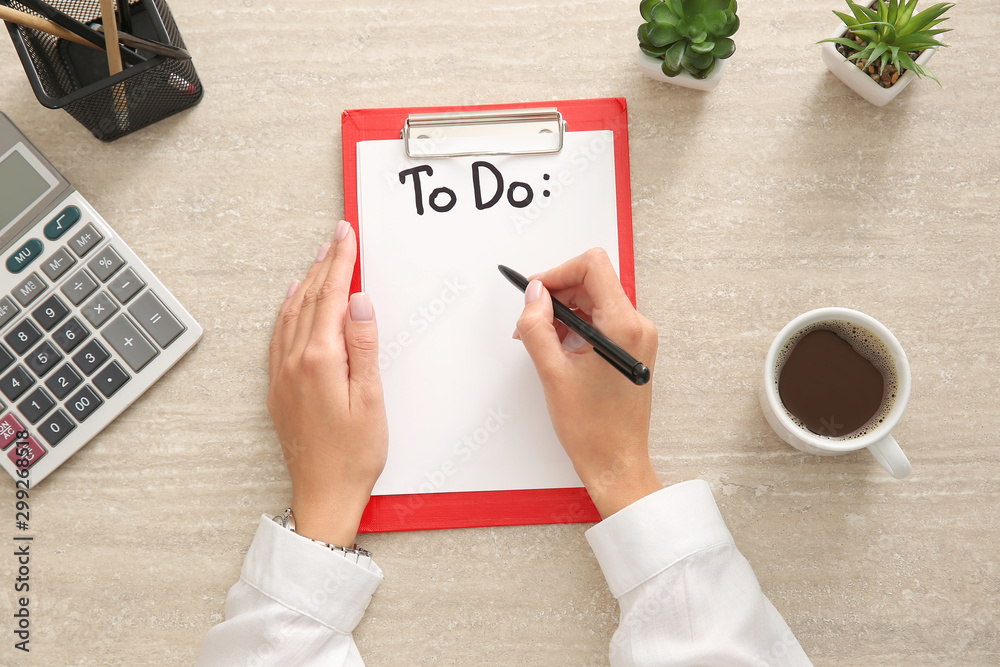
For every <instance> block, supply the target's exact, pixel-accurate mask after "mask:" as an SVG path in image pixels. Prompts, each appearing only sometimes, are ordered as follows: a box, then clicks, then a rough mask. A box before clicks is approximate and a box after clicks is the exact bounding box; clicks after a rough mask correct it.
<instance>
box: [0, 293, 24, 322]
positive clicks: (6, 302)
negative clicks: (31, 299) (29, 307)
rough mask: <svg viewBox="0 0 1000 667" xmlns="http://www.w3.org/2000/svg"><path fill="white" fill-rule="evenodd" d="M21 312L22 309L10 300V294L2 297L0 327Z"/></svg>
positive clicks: (0, 300) (0, 302)
mask: <svg viewBox="0 0 1000 667" xmlns="http://www.w3.org/2000/svg"><path fill="white" fill-rule="evenodd" d="M19 312H21V309H20V308H18V307H17V304H16V303H14V302H13V301H11V300H10V297H9V296H5V297H2V298H0V327H4V326H5V325H6V324H7V323H8V322H10V321H11V319H13V317H14V316H15V315H17V314H18V313H19Z"/></svg>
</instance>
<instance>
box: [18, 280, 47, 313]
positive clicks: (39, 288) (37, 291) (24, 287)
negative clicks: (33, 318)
mask: <svg viewBox="0 0 1000 667" xmlns="http://www.w3.org/2000/svg"><path fill="white" fill-rule="evenodd" d="M44 291H45V281H44V280H42V278H41V276H39V275H38V274H37V273H35V272H32V273H31V275H30V276H28V277H27V278H25V279H24V281H23V282H22V283H21V284H20V285H18V286H17V287H15V288H14V298H15V299H17V300H18V301H20V302H21V305H22V306H27V305H28V304H29V303H31V302H32V301H34V300H35V298H36V297H38V296H41V294H42V292H44Z"/></svg>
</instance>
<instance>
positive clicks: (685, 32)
mask: <svg viewBox="0 0 1000 667" xmlns="http://www.w3.org/2000/svg"><path fill="white" fill-rule="evenodd" d="M639 14H640V15H641V16H642V18H643V20H644V21H645V23H643V24H642V25H640V26H639V31H638V37H639V54H638V61H639V69H640V70H642V72H643V73H644V74H646V75H647V76H649V77H651V78H654V79H656V80H658V81H666V82H669V83H673V84H676V85H679V86H684V87H687V88H697V89H701V90H711V89H712V88H714V87H715V86H717V85H718V83H719V81H720V79H721V78H722V71H723V69H724V66H725V64H726V59H727V58H729V57H730V56H732V55H733V53H735V52H736V43H735V42H734V41H733V40H732V36H733V35H734V34H735V33H736V31H737V30H739V27H740V19H739V17H738V16H737V15H736V0H642V2H641V3H639Z"/></svg>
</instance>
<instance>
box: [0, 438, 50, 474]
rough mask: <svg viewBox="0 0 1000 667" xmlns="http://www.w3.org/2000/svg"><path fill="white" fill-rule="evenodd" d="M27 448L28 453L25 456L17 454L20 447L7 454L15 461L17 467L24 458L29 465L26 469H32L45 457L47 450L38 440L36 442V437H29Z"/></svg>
mask: <svg viewBox="0 0 1000 667" xmlns="http://www.w3.org/2000/svg"><path fill="white" fill-rule="evenodd" d="M26 446H27V448H28V451H27V453H26V454H25V455H24V456H21V455H19V454H18V453H17V450H18V449H19V448H18V447H13V448H12V449H11V450H10V451H9V452H7V458H9V459H10V460H11V461H13V462H14V465H17V462H18V461H19V460H20V459H22V458H25V459H28V465H26V466H24V468H30V467H31V466H33V465H35V464H36V463H38V459H40V458H42V457H43V456H45V448H44V447H42V446H41V445H40V444H39V443H38V441H37V440H35V438H34V436H30V435H29V436H28V444H27V445H26ZM18 467H20V466H18Z"/></svg>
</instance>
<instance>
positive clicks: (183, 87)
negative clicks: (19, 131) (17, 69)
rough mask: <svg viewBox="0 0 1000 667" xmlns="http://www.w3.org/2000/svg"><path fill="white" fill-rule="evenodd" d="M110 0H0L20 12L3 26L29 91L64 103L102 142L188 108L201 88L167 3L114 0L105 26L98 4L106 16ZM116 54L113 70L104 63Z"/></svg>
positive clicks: (50, 102)
mask: <svg viewBox="0 0 1000 667" xmlns="http://www.w3.org/2000/svg"><path fill="white" fill-rule="evenodd" d="M109 1H110V0H103V3H102V0H52V1H51V2H49V3H46V2H43V0H0V7H3V6H6V7H8V8H9V9H10V10H15V11H16V12H19V14H17V16H18V17H19V18H18V19H17V23H19V24H17V23H15V22H12V21H11V19H7V21H8V22H7V30H8V32H9V33H10V37H11V41H13V43H14V48H15V49H16V50H17V54H18V56H19V57H20V59H21V64H22V66H23V67H24V71H25V74H26V75H27V77H28V81H29V82H30V83H31V87H32V89H33V90H34V92H35V97H37V98H38V101H39V102H40V103H41V104H42V105H43V106H46V107H49V108H50V109H65V110H66V111H67V112H68V113H69V114H70V115H71V116H73V118H75V119H76V120H77V121H79V122H80V123H81V124H82V125H83V126H84V127H86V128H87V129H88V130H90V131H91V132H92V133H93V134H94V136H95V137H97V138H98V139H101V140H102V141H113V140H115V139H118V138H119V137H123V136H125V135H126V134H130V133H132V132H134V131H136V130H138V129H141V128H143V127H146V126H148V125H151V124H153V123H155V122H157V121H159V120H162V119H164V118H166V117H168V116H171V115H173V114H175V113H177V112H179V111H182V110H184V109H187V108H189V107H192V106H194V105H195V104H197V103H198V102H199V101H201V98H202V95H203V89H202V85H201V81H199V79H198V74H197V72H195V69H194V64H193V63H192V61H191V59H190V56H189V55H188V54H187V53H186V52H185V51H184V40H183V39H182V38H181V35H180V32H179V31H178V29H177V25H176V24H175V23H174V19H173V16H172V14H171V13H170V8H169V7H168V6H167V4H166V3H165V2H163V1H162V0H134V1H132V2H129V0H120V2H119V3H118V6H117V8H116V9H117V11H114V10H111V14H110V15H111V16H115V17H116V21H115V23H116V25H113V26H110V27H111V30H106V29H105V25H104V23H105V21H104V20H102V4H104V7H103V9H104V10H105V12H104V14H103V16H104V17H108V16H109V14H108V11H109V7H108V2H109ZM9 13H10V12H9ZM4 18H6V17H4ZM119 30H121V31H122V32H121V34H119V33H118V31H119ZM109 32H110V35H108V33H109ZM118 40H120V41H121V44H117V41H118ZM105 44H107V48H109V49H111V46H112V45H116V46H119V47H120V53H116V52H115V51H116V50H115V49H111V50H110V51H106V50H105V48H106V47H105ZM109 55H110V56H112V57H109ZM119 58H120V62H121V65H120V67H121V68H122V69H121V71H118V72H117V73H113V72H114V70H115V69H116V68H115V67H114V66H113V65H110V64H109V63H111V62H112V61H117V60H119Z"/></svg>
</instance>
